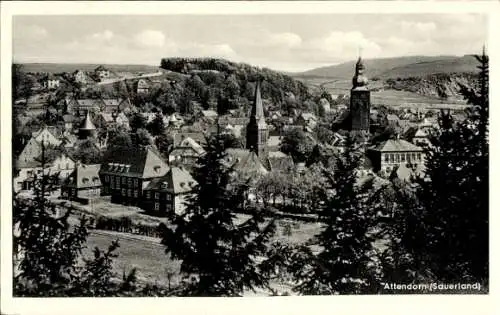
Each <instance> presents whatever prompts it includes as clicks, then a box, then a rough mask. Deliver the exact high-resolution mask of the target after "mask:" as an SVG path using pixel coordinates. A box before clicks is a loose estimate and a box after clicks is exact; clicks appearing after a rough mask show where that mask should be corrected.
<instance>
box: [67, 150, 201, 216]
mask: <svg viewBox="0 0 500 315" xmlns="http://www.w3.org/2000/svg"><path fill="white" fill-rule="evenodd" d="M196 185H197V183H196V181H195V180H194V179H193V177H192V176H191V174H190V173H189V171H188V170H186V169H185V168H183V167H176V166H172V167H170V166H169V165H168V164H167V162H166V161H164V160H163V159H162V157H161V155H160V154H159V153H158V152H157V151H156V150H155V149H154V148H152V147H146V148H141V149H136V148H114V149H113V150H110V151H108V152H107V153H106V155H105V157H104V159H103V162H102V163H101V164H94V165H82V164H79V165H77V166H76V168H75V170H74V171H73V172H72V173H71V174H70V175H69V176H68V178H67V179H66V180H65V181H64V182H63V183H62V185H61V196H62V197H63V198H66V199H69V200H75V201H79V202H84V203H86V202H91V201H92V200H93V199H95V198H97V197H100V196H110V197H111V201H112V202H113V203H117V204H123V205H133V206H137V207H141V208H143V209H145V210H146V211H148V212H150V213H152V214H156V215H166V214H167V213H171V212H173V211H175V212H176V213H180V212H182V210H183V209H184V203H185V199H186V198H187V197H188V196H189V194H190V193H191V191H192V189H193V188H194V187H195V186H196Z"/></svg>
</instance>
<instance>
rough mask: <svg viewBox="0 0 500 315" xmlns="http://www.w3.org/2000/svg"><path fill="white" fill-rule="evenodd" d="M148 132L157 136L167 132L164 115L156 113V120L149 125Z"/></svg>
mask: <svg viewBox="0 0 500 315" xmlns="http://www.w3.org/2000/svg"><path fill="white" fill-rule="evenodd" d="M147 129H148V131H149V132H150V133H151V134H152V135H153V136H157V135H159V134H161V133H163V132H164V131H165V123H164V122H163V115H162V114H161V113H156V116H155V118H154V119H153V120H152V121H151V122H150V123H149V124H148V125H147Z"/></svg>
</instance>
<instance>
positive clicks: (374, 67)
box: [293, 55, 477, 80]
mask: <svg viewBox="0 0 500 315" xmlns="http://www.w3.org/2000/svg"><path fill="white" fill-rule="evenodd" d="M355 63H356V60H353V61H349V62H345V63H341V64H338V65H334V66H327V67H321V68H316V69H312V70H309V71H306V72H302V73H296V74H294V75H293V76H294V77H324V78H334V79H340V80H350V79H351V78H352V76H353V74H354V66H355ZM365 66H366V75H367V76H368V77H369V78H370V79H371V78H375V77H378V78H380V79H389V78H406V77H421V76H426V75H430V74H435V73H461V72H475V71H477V69H476V66H477V61H476V60H475V58H474V57H473V56H470V55H466V56H462V57H457V56H433V57H429V56H410V57H395V58H378V59H366V60H365Z"/></svg>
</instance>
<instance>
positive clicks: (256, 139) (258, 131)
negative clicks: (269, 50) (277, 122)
mask: <svg viewBox="0 0 500 315" xmlns="http://www.w3.org/2000/svg"><path fill="white" fill-rule="evenodd" d="M268 138H269V128H268V127H267V124H266V119H265V117H264V108H263V107H262V98H261V95H260V80H259V81H257V85H256V86H255V99H254V101H253V106H252V113H251V114H250V121H249V122H248V125H247V143H246V148H247V149H248V150H251V151H254V152H255V153H256V154H257V155H258V156H259V157H263V156H265V155H266V153H267V139H268Z"/></svg>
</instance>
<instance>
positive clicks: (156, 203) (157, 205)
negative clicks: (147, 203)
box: [155, 202, 160, 210]
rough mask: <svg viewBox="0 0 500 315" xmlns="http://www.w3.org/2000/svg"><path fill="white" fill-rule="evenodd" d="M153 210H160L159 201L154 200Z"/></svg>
mask: <svg viewBox="0 0 500 315" xmlns="http://www.w3.org/2000/svg"><path fill="white" fill-rule="evenodd" d="M155 210H160V203H159V202H155Z"/></svg>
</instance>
